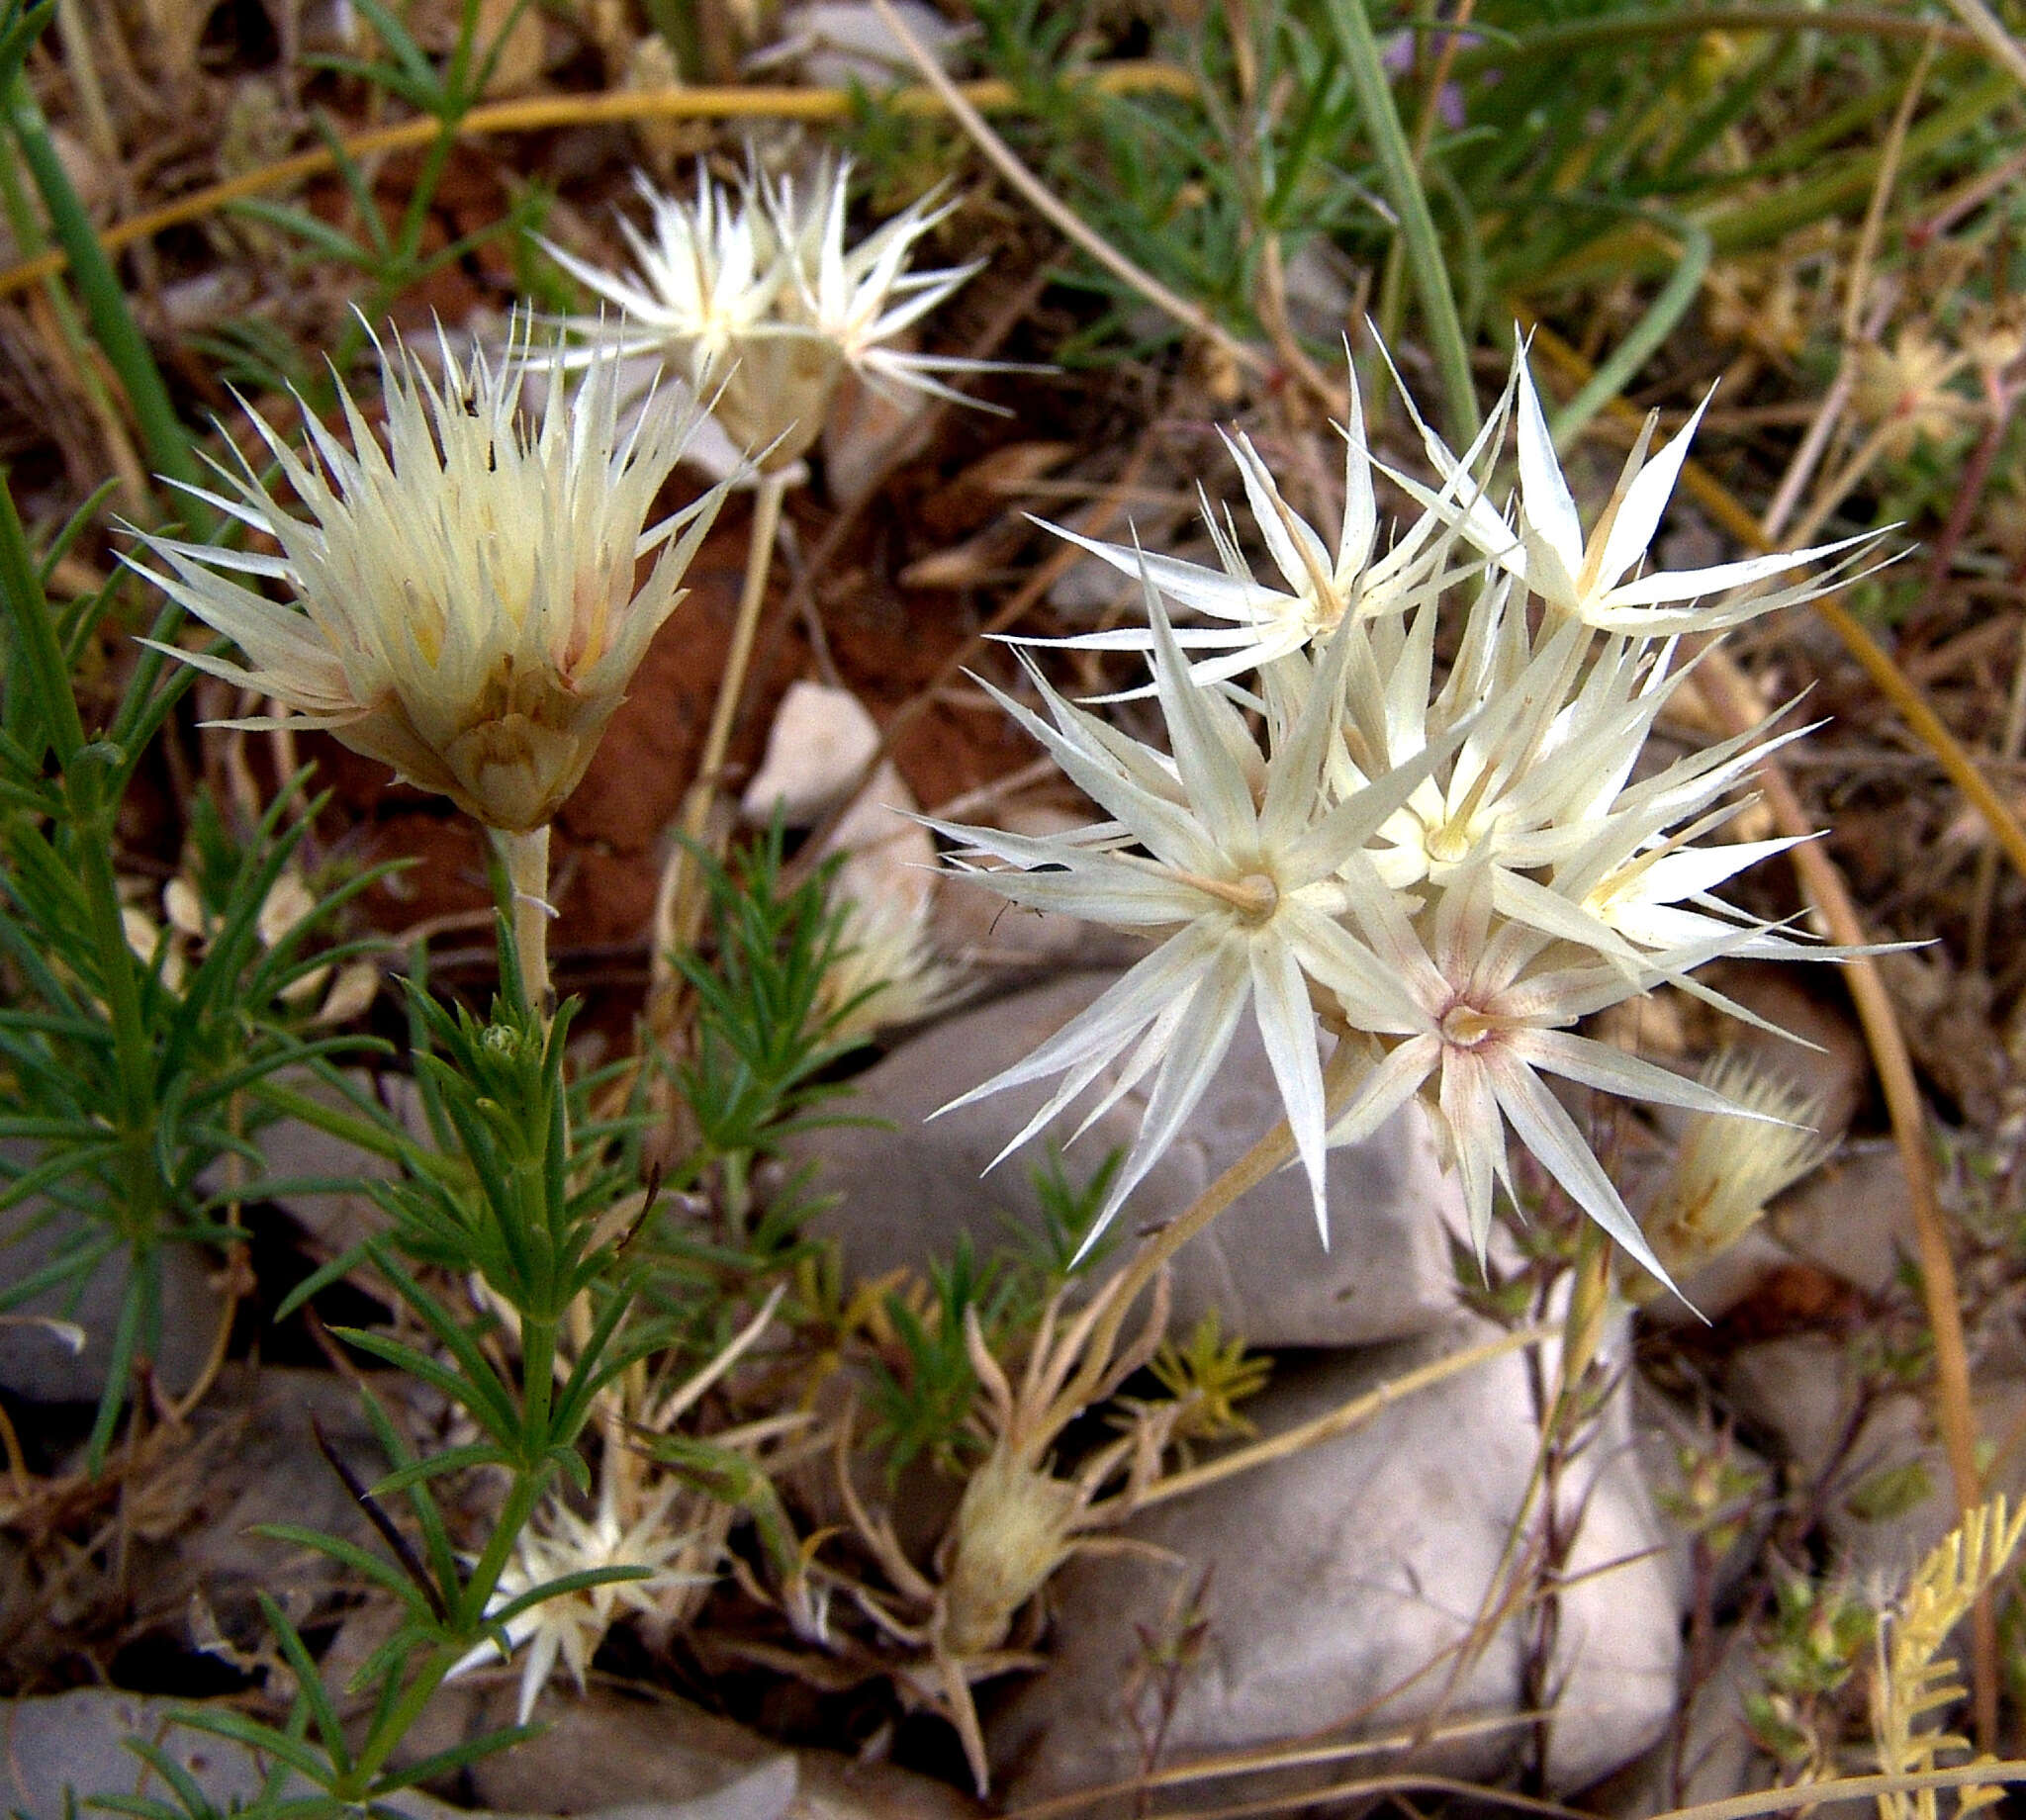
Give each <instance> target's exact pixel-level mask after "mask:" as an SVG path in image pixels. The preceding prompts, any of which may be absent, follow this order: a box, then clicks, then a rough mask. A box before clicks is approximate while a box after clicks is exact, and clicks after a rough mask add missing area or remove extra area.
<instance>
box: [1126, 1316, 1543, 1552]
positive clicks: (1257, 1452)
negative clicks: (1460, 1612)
mask: <svg viewBox="0 0 2026 1820" xmlns="http://www.w3.org/2000/svg"><path fill="white" fill-rule="evenodd" d="M1561 1331H1562V1329H1561V1328H1560V1327H1559V1326H1535V1327H1519V1328H1517V1329H1516V1330H1515V1331H1513V1332H1511V1333H1501V1334H1500V1335H1499V1336H1498V1337H1497V1338H1496V1339H1488V1340H1485V1341H1483V1342H1482V1343H1481V1344H1479V1345H1475V1346H1466V1347H1464V1348H1463V1350H1462V1351H1460V1352H1451V1353H1448V1354H1446V1355H1445V1356H1443V1357H1442V1358H1439V1359H1431V1360H1430V1361H1429V1362H1428V1363H1427V1364H1426V1365H1418V1366H1416V1367H1415V1368H1414V1370H1412V1371H1408V1372H1402V1373H1401V1375H1400V1376H1399V1377H1397V1378H1394V1379H1392V1380H1390V1381H1389V1382H1388V1383H1385V1384H1382V1385H1380V1386H1379V1387H1378V1389H1377V1390H1372V1391H1366V1392H1365V1393H1364V1395H1363V1396H1361V1397H1353V1398H1352V1399H1351V1400H1350V1401H1349V1402H1348V1403H1344V1404H1339V1405H1338V1406H1337V1407H1336V1408H1335V1409H1334V1410H1326V1411H1325V1412H1324V1413H1323V1414H1321V1415H1318V1416H1317V1417H1315V1418H1314V1420H1312V1421H1305V1422H1302V1423H1300V1424H1299V1425H1298V1426H1296V1427H1293V1428H1289V1429H1288V1430H1287V1431H1286V1432H1285V1433H1282V1434H1274V1435H1269V1436H1268V1437H1267V1438H1266V1439H1265V1440H1263V1441H1253V1442H1252V1443H1250V1444H1249V1445H1248V1446H1244V1447H1237V1448H1234V1449H1233V1450H1232V1451H1231V1452H1230V1453H1227V1454H1221V1455H1219V1456H1218V1458H1216V1459H1215V1460H1210V1461H1207V1462H1205V1463H1204V1464H1203V1465H1201V1466H1195V1467H1190V1468H1189V1469H1188V1470H1187V1471H1185V1472H1179V1473H1170V1474H1168V1475H1167V1477H1165V1478H1164V1479H1157V1480H1155V1481H1154V1482H1153V1484H1151V1486H1149V1487H1148V1488H1147V1489H1146V1490H1145V1491H1144V1492H1142V1493H1140V1495H1139V1496H1138V1497H1137V1498H1136V1499H1135V1500H1134V1501H1133V1506H1134V1508H1135V1509H1136V1510H1144V1509H1146V1508H1148V1507H1149V1506H1150V1505H1152V1504H1159V1503H1165V1502H1167V1501H1168V1500H1169V1499H1171V1498H1186V1497H1187V1496H1188V1495H1189V1494H1190V1493H1191V1492H1199V1491H1201V1490H1202V1489H1203V1488H1204V1487H1205V1486H1206V1485H1216V1484H1217V1483H1218V1482H1219V1481H1220V1480H1224V1479H1230V1478H1233V1477H1235V1476H1236V1475H1237V1474H1239V1473H1248V1472H1250V1471H1251V1470H1252V1469H1253V1468H1254V1467H1255V1466H1267V1465H1270V1464H1271V1463H1272V1462H1273V1461H1275V1460H1282V1459H1285V1458H1287V1456H1288V1455H1290V1454H1296V1453H1300V1452H1301V1451H1302V1449H1303V1448H1305V1447H1313V1446H1315V1445H1316V1444H1317V1443H1318V1442H1319V1441H1327V1440H1330V1439H1332V1438H1333V1437H1334V1436H1335V1435H1339V1434H1343V1433H1346V1432H1347V1431H1348V1430H1350V1429H1352V1428H1355V1427H1357V1426H1358V1425H1359V1424H1360V1423H1362V1422H1366V1421H1369V1420H1370V1419H1371V1418H1372V1417H1373V1416H1374V1415H1376V1414H1378V1413H1379V1411H1380V1410H1384V1409H1387V1408H1389V1407H1390V1406H1391V1405H1393V1404H1396V1403H1398V1402H1400V1401H1401V1400H1402V1399H1403V1398H1406V1397H1411V1396H1413V1395H1414V1393H1415V1392H1416V1391H1425V1390H1427V1389H1429V1388H1430V1387H1431V1386H1433V1385H1437V1384H1441V1383H1443V1382H1444V1381H1446V1380H1447V1379H1450V1378H1455V1377H1460V1376H1461V1375H1462V1374H1463V1373H1464V1372H1467V1371H1475V1370H1476V1369H1477V1367H1478V1366H1480V1365H1489V1364H1490V1363H1491V1362H1492V1361H1493V1360H1494V1359H1502V1358H1504V1357H1505V1356H1506V1354H1507V1353H1509V1352H1518V1351H1519V1349H1520V1348H1521V1347H1522V1346H1537V1345H1539V1344H1540V1343H1541V1342H1542V1341H1543V1340H1551V1339H1555V1338H1557V1337H1559V1335H1560V1334H1561ZM1096 1508H1097V1509H1099V1510H1101V1509H1103V1508H1104V1506H1103V1505H1098V1506H1096ZM1093 1514H1095V1511H1093Z"/></svg>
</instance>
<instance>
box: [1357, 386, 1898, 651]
mask: <svg viewBox="0 0 2026 1820" xmlns="http://www.w3.org/2000/svg"><path fill="white" fill-rule="evenodd" d="M1514 381H1515V385H1516V387H1517V406H1516V409H1515V412H1514V417H1515V427H1516V437H1517V441H1518V445H1519V521H1518V523H1517V525H1513V524H1508V523H1507V522H1506V520H1505V519H1504V518H1502V517H1501V516H1500V515H1499V514H1498V513H1497V512H1495V511H1494V510H1493V509H1492V507H1491V503H1490V501H1489V500H1487V499H1486V498H1485V496H1484V495H1483V494H1482V493H1476V494H1472V495H1466V496H1465V498H1464V502H1463V504H1462V505H1461V506H1460V507H1459V506H1458V505H1457V504H1455V503H1452V502H1451V500H1450V499H1449V498H1447V497H1445V496H1447V495H1449V494H1450V492H1451V491H1452V489H1453V488H1454V487H1455V485H1456V483H1457V480H1458V478H1459V477H1461V476H1466V475H1467V474H1468V473H1469V472H1470V469H1471V460H1470V457H1469V455H1468V454H1466V455H1465V456H1464V457H1463V458H1461V459H1460V460H1459V458H1458V457H1456V456H1454V455H1452V454H1450V453H1449V450H1448V448H1447V447H1446V446H1445V445H1444V444H1443V442H1442V440H1441V438H1440V437H1439V436H1437V435H1436V434H1435V433H1434V432H1433V431H1432V430H1431V429H1429V428H1428V426H1427V424H1426V423H1425V422H1423V421H1422V419H1421V416H1420V414H1419V412H1416V413H1415V422H1416V424H1417V425H1418V426H1419V428H1420V430H1421V434H1422V441H1423V444H1424V446H1425V447H1426V448H1427V455H1428V459H1429V461H1430V462H1432V463H1433V465H1434V467H1435V469H1436V471H1437V472H1438V473H1439V474H1440V475H1441V476H1442V479H1443V482H1444V491H1443V493H1442V494H1436V493H1432V492H1430V491H1429V490H1428V489H1427V487H1425V486H1423V485H1422V484H1421V483H1420V482H1419V481H1417V480H1415V479H1413V477H1412V476H1409V475H1405V474H1399V473H1395V472H1394V470H1393V469H1391V468H1385V469H1383V470H1382V472H1384V473H1386V474H1387V475H1389V476H1390V477H1391V478H1392V479H1393V480H1394V481H1396V482H1397V483H1398V484H1399V485H1400V486H1401V487H1402V488H1404V489H1405V490H1406V492H1407V493H1408V494H1409V495H1410V496H1411V497H1412V498H1414V499H1415V500H1418V501H1419V502H1420V503H1421V504H1422V505H1423V506H1425V507H1426V508H1427V509H1428V510H1430V511H1434V512H1436V513H1438V514H1440V515H1442V516H1445V517H1447V518H1448V519H1449V520H1450V521H1451V522H1452V523H1454V524H1455V526H1456V528H1457V529H1458V530H1459V531H1460V532H1461V533H1462V535H1463V537H1464V538H1465V539H1466V541H1468V542H1470V543H1472V544H1475V545H1476V546H1477V548H1478V549H1479V550H1480V551H1481V552H1482V553H1483V554H1484V555H1485V556H1487V557H1489V558H1490V559H1491V560H1492V562H1493V563H1495V564H1496V565H1498V566H1499V567H1500V568H1502V569H1504V570H1505V571H1506V572H1507V573H1508V574H1509V575H1511V576H1513V577H1514V578H1515V579H1516V580H1518V581H1520V582H1522V583H1524V584H1525V586H1526V587H1527V588H1528V589H1529V590H1530V591H1531V592H1533V593H1535V594H1537V595H1538V596H1539V597H1540V600H1541V601H1542V603H1543V604H1544V605H1545V606H1546V607H1547V608H1548V609H1549V611H1550V612H1551V613H1555V614H1564V615H1567V616H1568V617H1569V618H1572V619H1580V620H1581V621H1583V623H1584V624H1586V625H1590V626H1595V627H1597V628H1599V629H1601V630H1603V631H1607V632H1622V633H1626V634H1629V635H1631V636H1633V637H1637V638H1666V637H1673V636H1675V635H1677V634H1679V633H1683V632H1714V631H1721V630H1722V629H1723V628H1724V627H1726V626H1733V625H1739V624H1741V623H1743V622H1744V621H1745V620H1747V619H1755V618H1757V617H1758V616H1759V615H1760V614H1762V613H1769V612H1772V611H1773V610H1775V609H1776V608H1778V607H1783V606H1795V605H1797V604H1798V603H1799V602H1801V601H1803V600H1811V599H1813V598H1814V597H1815V595H1817V594H1819V593H1823V592H1826V591H1827V590H1828V589H1829V588H1831V587H1833V586H1834V585H1835V583H1836V582H1837V581H1838V580H1839V579H1841V578H1842V577H1843V575H1844V573H1845V571H1847V570H1848V568H1849V567H1850V566H1851V565H1852V564H1854V563H1857V562H1861V561H1862V560H1863V558H1864V556H1865V554H1866V553H1867V552H1868V551H1869V550H1871V549H1872V548H1873V547H1874V546H1875V545H1876V544H1877V543H1878V538H1877V536H1875V535H1873V534H1871V533H1869V532H1867V533H1865V534H1862V535H1860V536H1856V537H1846V538H1844V539H1842V540H1841V541H1840V542H1837V543H1826V544H1820V545H1818V546H1816V547H1815V548H1814V549H1811V550H1782V551H1776V552H1773V553H1771V554H1769V555H1765V556H1748V557H1745V558H1743V559H1742V560H1741V561H1738V562H1734V563H1717V564H1714V565H1712V566H1711V567H1709V568H1707V569H1671V570H1653V571H1647V572H1645V573H1642V571H1644V570H1645V564H1646V561H1647V557H1648V552H1649V549H1650V546H1651V545H1652V542H1653V539H1654V537H1655V535H1656V534H1657V533H1658V531H1659V529H1660V520H1661V517H1662V515H1663V514H1664V513H1665V512H1666V510H1667V505H1668V501H1669V500H1671V499H1673V497H1674V490H1675V484H1676V482H1677V481H1679V480H1680V479H1681V472H1682V466H1683V464H1684V463H1685V462H1686V461H1687V460H1688V458H1689V445H1690V443H1692V442H1693V441H1694V440H1695V438H1696V431H1697V429H1698V428H1699V427H1700V426H1701V424H1702V421H1703V412H1704V410H1705V409H1708V405H1709V400H1708V399H1707V398H1705V399H1704V401H1703V403H1702V404H1701V405H1699V406H1698V407H1697V408H1696V409H1695V411H1694V412H1693V413H1692V414H1691V416H1690V418H1689V420H1688V422H1687V423H1686V424H1684V425H1683V426H1682V428H1681V429H1680V430H1679V431H1678V432H1677V433H1676V434H1675V435H1673V436H1672V437H1670V438H1669V439H1668V440H1667V441H1666V442H1665V443H1663V444H1662V445H1661V446H1660V448H1659V449H1658V450H1655V449H1653V447H1652V442H1653V432H1654V427H1655V424H1656V423H1657V421H1658V413H1657V412H1656V413H1654V414H1653V415H1651V416H1649V417H1648V418H1647V419H1646V426H1645V428H1644V429H1642V430H1641V431H1640V433H1639V435H1638V436H1637V438H1636V439H1635V440H1634V442H1633V444H1632V449H1631V453H1630V454H1628V455H1627V456H1626V457H1625V465H1624V468H1623V469H1622V470H1621V471H1620V473H1619V475H1618V481H1617V485H1616V486H1615V487H1614V488H1612V495H1611V498H1610V499H1609V500H1606V501H1605V505H1604V509H1603V510H1602V511H1601V512H1600V513H1599V514H1598V516H1597V521H1596V523H1594V524H1593V525H1592V526H1591V527H1590V529H1589V531H1588V532H1586V531H1585V530H1584V528H1583V521H1582V517H1581V515H1580V514H1579V513H1578V512H1577V509H1576V499H1575V496H1574V494H1572V493H1571V492H1570V491H1569V483H1568V481H1567V479H1566V478H1565V477H1564V475H1563V473H1562V465H1561V460H1560V458H1559V457H1558V456H1557V455H1556V453H1555V445H1554V438H1553V437H1552V436H1551V435H1550V434H1549V431H1548V425H1547V417H1546V415H1545V413H1544V412H1543V411H1542V410H1541V408H1540V396H1539V394H1538V393H1536V392H1535V391H1534V389H1533V379H1532V376H1531V375H1530V374H1529V373H1528V372H1527V370H1526V362H1525V358H1524V355H1523V353H1522V354H1521V355H1520V356H1519V359H1518V361H1517V364H1516V366H1515V369H1514ZM1402 397H1403V398H1406V394H1405V391H1404V389H1403V392H1402ZM1406 402H1407V408H1408V409H1409V410H1410V411H1414V401H1413V400H1412V399H1407V400H1406ZM1829 556H1841V557H1843V558H1844V559H1845V560H1844V562H1843V563H1841V564H1838V565H1837V566H1836V568H1835V569H1833V570H1831V571H1830V572H1829V573H1828V574H1826V575H1823V576H1816V577H1812V578H1810V579H1807V580H1804V581H1790V582H1787V583H1785V584H1784V585H1783V586H1781V587H1779V588H1776V589H1775V590H1773V591H1772V592H1770V593H1753V592H1750V591H1751V590H1753V589H1756V588H1757V587H1758V586H1759V585H1760V584H1762V583H1765V582H1769V581H1772V580H1774V579H1775V578H1777V577H1780V576H1786V575H1790V574H1792V572H1793V571H1795V570H1796V569H1798V568H1800V567H1801V565H1802V564H1804V563H1811V562H1814V561H1817V560H1818V559H1820V558H1822V557H1829ZM1714 595H1724V596H1728V597H1727V598H1724V599H1720V600H1716V601H1715V602H1714V603H1713V604H1705V602H1708V601H1709V600H1710V597H1711V596H1714Z"/></svg>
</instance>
